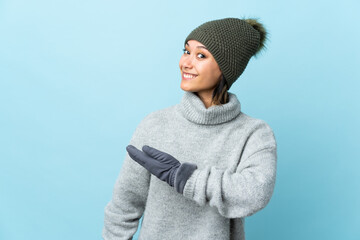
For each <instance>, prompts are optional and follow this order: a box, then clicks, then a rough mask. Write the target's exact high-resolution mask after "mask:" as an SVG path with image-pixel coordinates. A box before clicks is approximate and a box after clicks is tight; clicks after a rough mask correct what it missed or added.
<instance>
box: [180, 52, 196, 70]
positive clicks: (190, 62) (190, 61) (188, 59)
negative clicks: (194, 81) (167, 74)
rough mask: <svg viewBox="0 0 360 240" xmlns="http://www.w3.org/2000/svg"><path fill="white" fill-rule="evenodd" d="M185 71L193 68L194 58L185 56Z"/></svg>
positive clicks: (183, 63)
mask: <svg viewBox="0 0 360 240" xmlns="http://www.w3.org/2000/svg"><path fill="white" fill-rule="evenodd" d="M182 65H183V68H184V69H189V68H192V67H193V58H192V57H191V56H189V55H187V56H184V58H183V62H182Z"/></svg>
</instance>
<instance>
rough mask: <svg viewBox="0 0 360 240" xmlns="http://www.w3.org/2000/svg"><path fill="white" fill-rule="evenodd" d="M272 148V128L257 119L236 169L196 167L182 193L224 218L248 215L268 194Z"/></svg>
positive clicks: (273, 173) (273, 158)
mask: <svg viewBox="0 0 360 240" xmlns="http://www.w3.org/2000/svg"><path fill="white" fill-rule="evenodd" d="M276 149H277V145H276V141H275V136H274V134H273V131H272V129H271V128H270V127H269V126H268V125H267V124H266V123H265V122H264V121H261V124H258V125H257V126H256V127H255V128H254V129H253V130H252V132H251V133H250V135H249V137H248V139H247V142H246V144H245V145H244V148H243V152H242V154H241V157H240V161H239V164H238V165H237V167H236V169H235V168H231V167H229V168H227V169H219V168H218V167H215V166H206V167H205V168H203V169H197V170H195V171H194V173H193V174H192V175H191V177H190V178H189V179H188V180H187V182H186V184H185V188H184V192H183V195H184V196H185V197H187V198H189V199H192V200H194V201H195V202H196V203H198V204H199V205H200V206H203V205H205V204H209V205H210V206H212V207H215V208H216V209H217V211H218V212H219V213H220V215H222V216H224V217H226V218H241V217H246V216H250V215H252V214H254V213H255V212H257V211H259V210H261V209H262V208H264V207H265V206H266V205H267V203H268V202H269V201H270V198H271V196H272V193H273V190H274V185H275V178H276V162H277V150H276ZM224 157H226V155H224Z"/></svg>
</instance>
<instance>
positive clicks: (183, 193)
mask: <svg viewBox="0 0 360 240" xmlns="http://www.w3.org/2000/svg"><path fill="white" fill-rule="evenodd" d="M265 39H266V31H265V29H264V27H263V25H262V24H260V23H259V22H258V21H257V20H254V19H237V18H224V19H218V20H213V21H209V22H206V23H204V24H202V25H200V26H199V27H197V28H195V29H194V30H193V31H192V32H191V33H190V34H189V36H188V37H187V38H186V40H185V49H184V54H183V55H182V57H181V59H180V62H179V67H180V72H181V77H182V80H181V89H182V90H184V91H185V93H184V95H183V97H182V99H181V102H180V103H179V104H176V105H174V106H171V107H168V108H165V109H162V110H158V111H155V112H152V113H150V114H148V115H147V116H146V117H145V118H144V119H143V120H142V121H141V123H140V124H139V125H138V127H137V128H136V130H135V132H134V134H133V136H132V139H131V140H130V144H129V145H128V146H127V148H126V150H127V152H128V154H127V155H126V158H125V160H124V163H123V166H122V169H121V171H120V174H119V177H118V179H117V181H116V183H115V187H114V192H113V198H112V200H111V201H110V202H109V204H108V205H107V206H106V208H105V225H104V228H103V238H104V239H132V237H133V235H134V233H135V232H136V230H137V227H138V223H139V219H140V218H141V217H142V216H143V220H142V224H141V228H140V233H139V239H146V240H153V239H159V240H165V239H166V240H168V239H171V240H176V239H181V240H184V239H196V240H199V239H216V240H225V239H226V240H228V239H237V240H238V239H240V240H241V239H245V234H244V218H245V217H246V216H249V215H252V214H254V213H255V212H257V211H259V210H261V209H262V208H264V207H265V206H266V205H267V203H268V202H269V200H270V198H271V196H272V193H273V189H274V184H275V178H276V160H277V150H276V149H277V146H276V141H275V137H274V133H273V131H272V129H271V128H270V126H269V125H268V124H267V123H266V122H265V121H263V120H260V119H256V118H252V117H250V116H248V115H246V114H245V113H243V112H241V108H240V102H239V100H238V98H237V96H236V95H235V94H233V93H231V92H228V90H229V88H230V87H231V85H232V84H233V83H234V82H235V81H236V80H237V79H238V77H239V76H240V75H241V74H242V72H243V71H244V69H245V67H246V65H247V64H248V62H249V59H250V58H251V57H252V56H254V55H256V54H257V53H258V52H259V51H260V50H261V49H262V48H263V46H264V42H265Z"/></svg>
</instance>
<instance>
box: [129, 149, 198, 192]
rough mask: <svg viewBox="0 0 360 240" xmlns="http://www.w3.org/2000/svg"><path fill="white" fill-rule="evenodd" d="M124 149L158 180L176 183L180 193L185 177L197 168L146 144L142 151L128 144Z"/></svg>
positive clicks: (171, 184)
mask: <svg viewBox="0 0 360 240" xmlns="http://www.w3.org/2000/svg"><path fill="white" fill-rule="evenodd" d="M126 150H127V152H128V153H129V156H130V157H131V158H132V159H134V160H135V161H136V162H137V163H139V164H140V165H141V166H143V167H144V168H146V169H147V170H148V171H149V172H150V173H152V174H153V175H155V176H156V177H158V178H159V179H160V180H162V181H165V182H167V183H168V184H169V185H170V186H172V187H174V185H176V186H175V188H176V190H177V191H178V192H180V193H182V192H183V188H184V186H185V183H186V181H187V179H188V178H189V177H190V176H191V174H192V173H193V172H194V171H195V169H196V168H197V166H196V165H195V164H192V163H183V164H181V163H180V162H179V161H178V160H177V159H176V158H174V157H173V156H171V155H170V154H168V153H165V152H161V151H159V150H157V149H155V148H152V147H150V146H148V145H144V146H143V147H142V150H143V152H142V151H140V150H139V149H137V148H136V147H135V146H133V145H128V146H127V147H126ZM175 178H176V179H175Z"/></svg>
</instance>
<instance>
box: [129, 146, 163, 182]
mask: <svg viewBox="0 0 360 240" xmlns="http://www.w3.org/2000/svg"><path fill="white" fill-rule="evenodd" d="M126 150H127V151H128V153H129V155H130V157H131V158H132V159H133V160H135V161H136V162H137V163H139V164H140V165H141V166H143V167H144V168H145V169H147V170H148V171H149V172H151V173H152V174H154V175H156V176H158V175H159V174H160V173H161V172H162V171H164V169H163V166H162V164H161V163H160V162H159V161H157V160H156V159H154V158H152V157H150V156H149V155H147V154H146V153H144V152H142V151H140V150H139V149H137V148H136V147H134V146H132V145H128V146H127V147H126Z"/></svg>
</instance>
